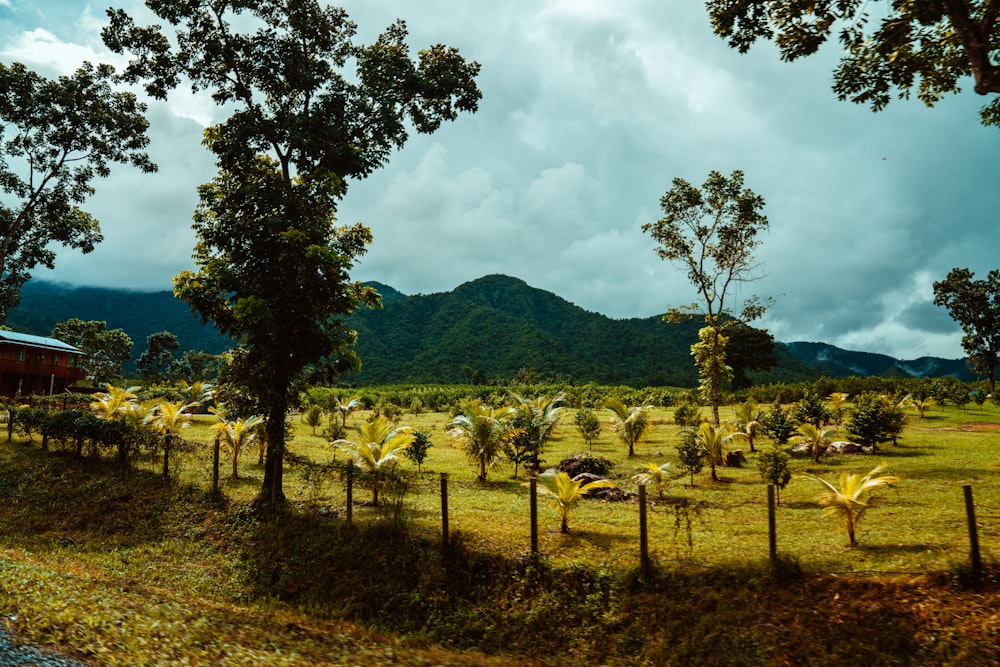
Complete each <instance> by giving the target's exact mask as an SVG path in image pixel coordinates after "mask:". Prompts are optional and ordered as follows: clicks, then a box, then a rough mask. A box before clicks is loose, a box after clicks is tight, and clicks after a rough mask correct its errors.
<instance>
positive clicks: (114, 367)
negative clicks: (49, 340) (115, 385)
mask: <svg viewBox="0 0 1000 667" xmlns="http://www.w3.org/2000/svg"><path fill="white" fill-rule="evenodd" d="M107 326H108V325H107V322H103V321H100V320H89V321H86V322H85V321H83V320H80V319H77V318H75V317H74V318H70V319H68V320H66V321H65V322H60V323H58V324H56V326H55V328H53V330H52V337H53V338H55V339H57V340H61V341H62V342H64V343H68V344H70V345H72V346H73V347H76V348H78V349H79V350H80V351H81V352H83V353H84V354H85V355H86V357H85V358H84V360H83V361H82V362H81V363H80V367H81V368H82V369H83V372H84V376H85V377H86V378H87V379H88V380H90V381H91V382H93V383H94V384H104V383H108V382H111V381H113V380H117V379H118V378H120V377H121V376H122V365H123V364H124V363H126V362H127V361H129V360H131V359H132V339H131V338H129V336H128V334H126V333H125V332H124V331H122V330H121V329H108V328H107Z"/></svg>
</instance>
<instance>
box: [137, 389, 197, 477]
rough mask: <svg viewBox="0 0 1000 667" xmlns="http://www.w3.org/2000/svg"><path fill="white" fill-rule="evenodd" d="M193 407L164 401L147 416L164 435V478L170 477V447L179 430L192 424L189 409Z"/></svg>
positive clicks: (188, 404)
mask: <svg viewBox="0 0 1000 667" xmlns="http://www.w3.org/2000/svg"><path fill="white" fill-rule="evenodd" d="M192 407H194V406H193V405H192V404H190V403H182V402H180V401H178V402H175V403H171V402H170V401H163V402H161V403H158V404H157V405H156V407H155V408H154V409H153V412H152V413H151V414H150V415H149V416H148V417H147V418H146V419H147V421H148V422H149V423H151V424H153V426H155V427H156V428H157V430H159V432H160V433H161V434H162V435H163V479H170V448H171V446H172V445H173V444H174V438H176V437H177V432H178V431H180V430H181V429H185V428H187V427H188V426H190V425H191V415H190V414H188V410H190V409H191V408H192Z"/></svg>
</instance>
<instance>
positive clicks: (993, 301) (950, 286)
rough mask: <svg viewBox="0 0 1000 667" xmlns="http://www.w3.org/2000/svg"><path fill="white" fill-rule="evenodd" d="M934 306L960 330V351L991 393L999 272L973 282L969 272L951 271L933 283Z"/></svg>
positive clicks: (999, 324) (999, 321)
mask: <svg viewBox="0 0 1000 667" xmlns="http://www.w3.org/2000/svg"><path fill="white" fill-rule="evenodd" d="M934 305H936V306H943V307H945V308H947V309H948V314H949V315H951V317H952V319H954V320H955V321H956V322H958V324H959V326H961V327H962V333H963V336H962V348H963V349H964V350H965V352H966V353H967V354H968V355H969V358H970V360H972V364H973V366H974V368H975V369H976V370H977V371H980V372H982V373H983V374H984V375H986V378H987V379H988V380H989V383H990V393H994V392H995V391H996V377H997V363H998V361H1000V271H997V270H996V269H994V270H993V271H990V272H989V273H988V274H987V275H986V279H985V280H975V279H974V278H973V273H972V271H970V270H969V269H952V270H951V271H949V272H948V276H947V277H946V278H945V279H944V280H941V281H938V282H935V283H934Z"/></svg>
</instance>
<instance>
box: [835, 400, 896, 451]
mask: <svg viewBox="0 0 1000 667" xmlns="http://www.w3.org/2000/svg"><path fill="white" fill-rule="evenodd" d="M905 425H906V415H905V414H903V411H902V409H900V408H899V406H898V405H896V404H895V403H892V402H890V401H887V400H886V399H885V398H883V397H882V396H879V395H878V394H874V393H870V392H869V393H864V394H861V395H860V396H858V397H857V398H855V399H854V406H853V407H852V408H851V413H850V415H849V416H848V417H847V420H846V423H845V424H844V428H845V430H846V431H847V434H848V435H849V436H850V437H851V439H852V440H853V441H854V442H856V443H858V444H859V445H861V446H863V447H871V448H873V449H875V450H877V449H878V445H879V443H882V442H888V441H890V440H892V441H895V439H896V438H897V437H899V435H900V434H901V433H902V432H903V427H904V426H905Z"/></svg>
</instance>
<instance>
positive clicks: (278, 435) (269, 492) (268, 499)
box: [258, 385, 288, 507]
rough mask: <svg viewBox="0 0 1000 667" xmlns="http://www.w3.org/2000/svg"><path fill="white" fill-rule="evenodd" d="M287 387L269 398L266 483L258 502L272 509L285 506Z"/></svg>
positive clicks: (265, 428) (266, 425) (265, 460)
mask: <svg viewBox="0 0 1000 667" xmlns="http://www.w3.org/2000/svg"><path fill="white" fill-rule="evenodd" d="M284 392H285V386H284V385H282V386H281V389H280V391H275V392H273V395H272V396H270V397H269V399H270V400H269V401H268V409H267V414H266V415H265V421H264V430H265V432H266V433H267V456H266V458H265V459H264V481H263V483H262V484H261V488H260V495H259V496H258V500H259V501H261V502H263V503H265V504H268V505H270V506H272V507H276V506H277V505H281V504H284V502H285V491H284V488H283V486H282V483H283V472H284V461H285V414H286V413H287V411H288V399H287V398H286V397H285V393H284Z"/></svg>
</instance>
